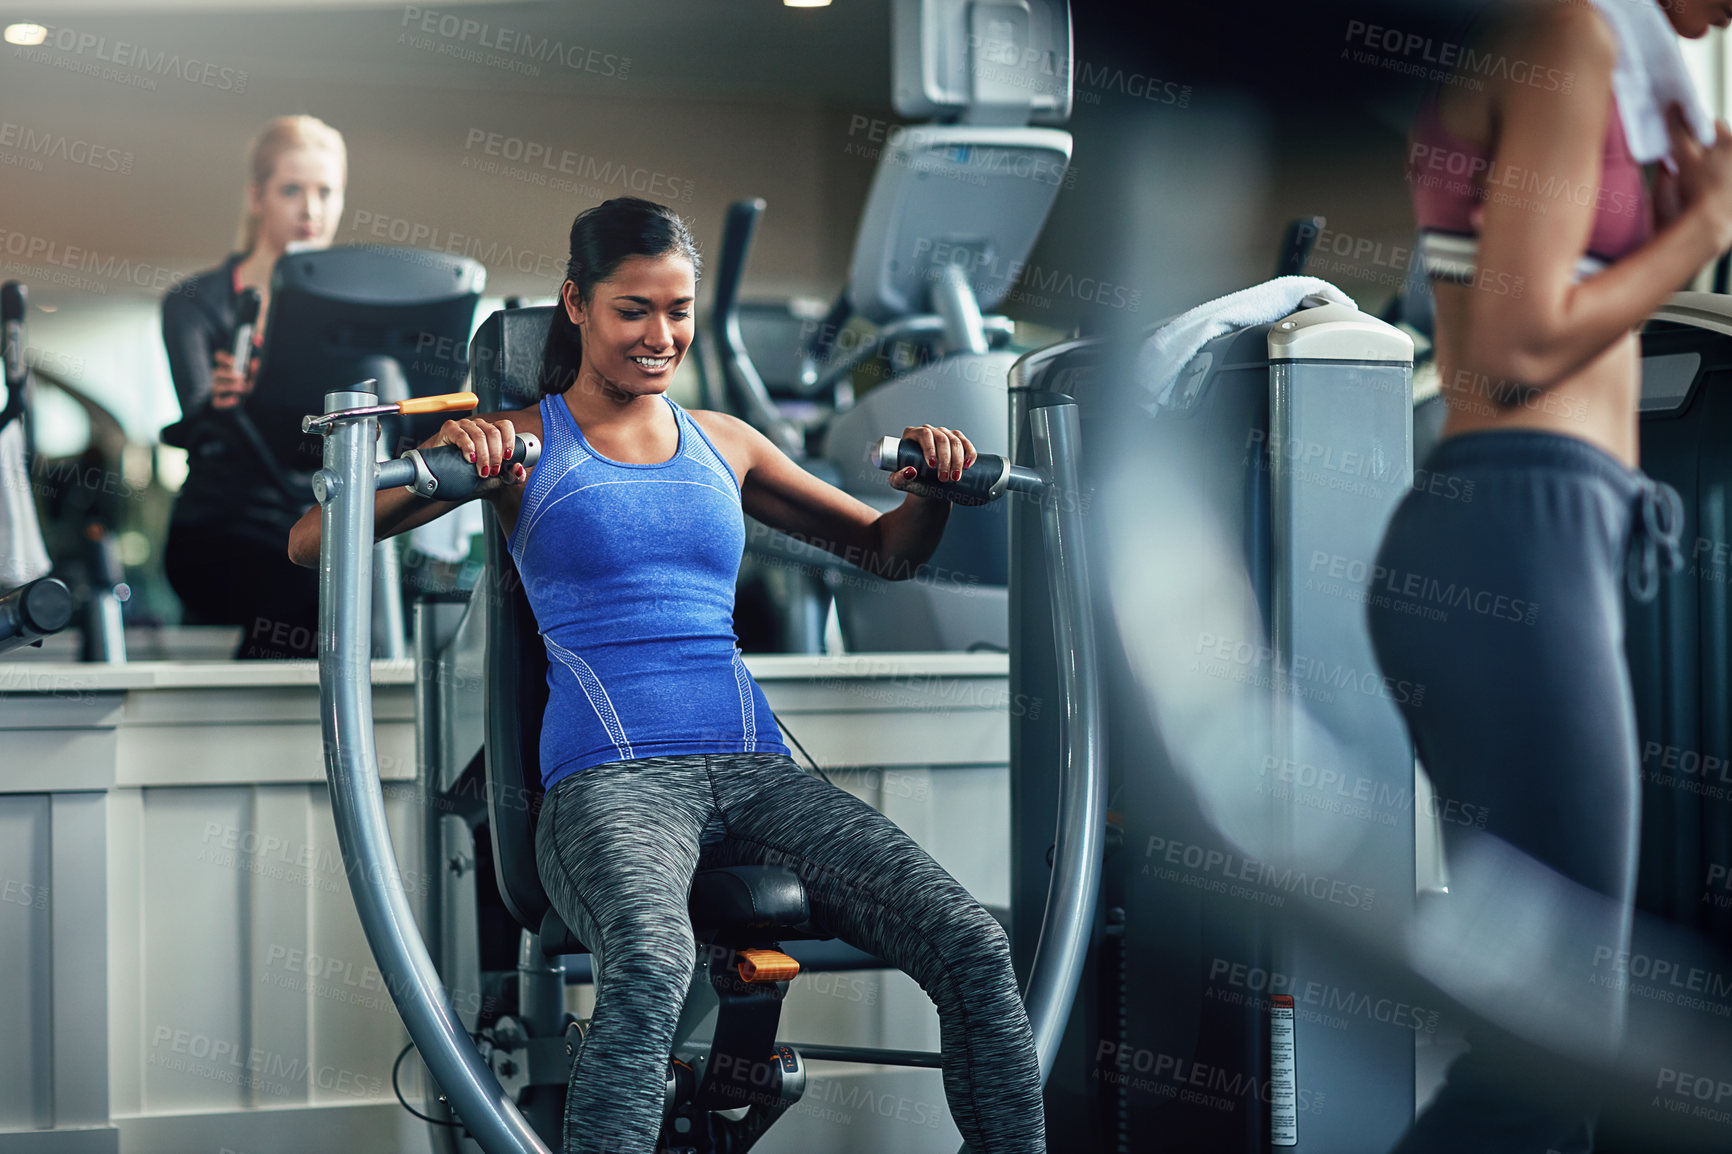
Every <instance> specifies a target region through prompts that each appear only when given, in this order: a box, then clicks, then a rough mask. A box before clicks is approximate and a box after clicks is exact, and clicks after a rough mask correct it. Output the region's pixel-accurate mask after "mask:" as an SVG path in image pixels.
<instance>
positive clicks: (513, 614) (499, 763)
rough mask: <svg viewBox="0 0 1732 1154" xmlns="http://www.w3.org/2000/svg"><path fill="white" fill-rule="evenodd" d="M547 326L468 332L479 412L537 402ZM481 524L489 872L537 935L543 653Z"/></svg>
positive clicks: (545, 317)
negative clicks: (484, 553) (483, 535)
mask: <svg viewBox="0 0 1732 1154" xmlns="http://www.w3.org/2000/svg"><path fill="white" fill-rule="evenodd" d="M552 317H553V306H547V307H544V308H528V309H507V310H502V311H500V312H496V313H494V314H493V315H492V316H490V317H488V318H487V320H485V321H484V322H482V325H481V327H480V328H479V329H478V330H476V333H475V339H474V340H473V341H471V342H470V345H469V365H470V380H471V387H472V388H473V389H474V391H475V394H476V396H477V397H479V398H480V400H481V409H480V411H481V412H484V413H487V412H496V411H499V410H502V409H521V408H526V407H528V406H529V405H532V404H534V403H535V402H536V400H537V399H538V398H539V397H540V395H541V389H540V380H539V378H540V375H541V356H542V351H543V348H544V347H545V345H546V344H547V331H548V326H549V324H550V323H551V321H552ZM483 517H484V520H485V522H486V525H487V532H486V550H487V567H486V569H485V570H483V572H482V575H481V580H480V582H479V583H478V584H477V585H476V587H475V596H477V597H484V598H485V599H486V601H485V612H486V614H487V687H486V690H485V692H486V695H487V699H486V702H485V709H484V712H485V717H486V745H485V747H484V760H485V763H486V766H487V816H488V820H489V822H490V824H491V826H492V833H493V837H492V841H493V866H494V870H495V871H496V873H497V876H498V879H499V895H500V897H502V898H503V899H504V900H505V908H506V909H508V910H510V911H511V916H512V917H514V918H516V919H517V921H518V922H519V923H520V924H521V925H522V926H523V927H524V928H525V929H529V930H534V931H536V932H540V930H541V919H542V916H543V915H544V914H545V913H546V912H547V909H548V900H547V894H546V892H545V891H544V890H543V889H542V888H541V875H540V874H539V873H538V872H537V870H536V867H535V819H536V815H537V813H538V812H539V811H540V809H541V757H540V748H541V715H542V712H543V710H544V709H545V708H546V707H547V650H546V647H545V646H544V645H543V644H542V641H541V634H540V631H539V630H538V629H537V627H536V624H535V614H534V613H533V612H531V610H530V608H529V599H528V598H527V597H526V596H525V595H524V592H523V581H522V579H521V578H520V577H519V576H518V574H517V566H516V564H515V563H513V562H512V560H511V554H510V552H509V551H507V549H506V548H505V534H504V533H503V532H501V531H500V527H499V521H498V518H496V517H495V516H494V513H493V506H492V505H491V504H487V505H486V511H485V513H484V514H483Z"/></svg>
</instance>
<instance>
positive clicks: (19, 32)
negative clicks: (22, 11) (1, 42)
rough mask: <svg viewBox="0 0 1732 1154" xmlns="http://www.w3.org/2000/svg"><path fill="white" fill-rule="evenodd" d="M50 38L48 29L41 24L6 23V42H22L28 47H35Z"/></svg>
mask: <svg viewBox="0 0 1732 1154" xmlns="http://www.w3.org/2000/svg"><path fill="white" fill-rule="evenodd" d="M46 39H48V29H46V28H44V27H42V25H40V24H8V25H6V43H8V44H22V45H23V46H24V47H26V48H30V47H33V46H35V45H37V44H40V43H42V42H43V41H44V40H46Z"/></svg>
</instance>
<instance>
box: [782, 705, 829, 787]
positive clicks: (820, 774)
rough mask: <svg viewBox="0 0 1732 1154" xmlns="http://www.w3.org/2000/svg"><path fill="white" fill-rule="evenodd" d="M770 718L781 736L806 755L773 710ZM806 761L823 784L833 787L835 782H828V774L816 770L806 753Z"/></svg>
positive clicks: (813, 762)
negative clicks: (779, 730) (773, 720)
mask: <svg viewBox="0 0 1732 1154" xmlns="http://www.w3.org/2000/svg"><path fill="white" fill-rule="evenodd" d="M770 716H771V717H772V718H775V721H776V725H777V726H778V727H779V728H780V729H781V731H782V736H783V737H786V738H787V739H788V740H789V741H791V742H793V743H794V748H795V749H797V750H799V751H800V752H801V753H806V747H805V746H803V745H801V744H800V739H799V738H797V737H795V736H794V734H793V731H791V730H790V729H789V728H788V723H787V722H785V721H783V720H782V719H781V718H780V717H777V716H776V711H775V710H774V709H772V710H770ZM806 761H807V763H808V764H810V765H811V767H812V772H813V773H815V774H817V775H818V776H819V777H821V778H823V779H824V782H825V784H827V785H835V784H836V783H835V782H833V781H831V780H830V775H829V774H827V773H825V772H824V771H823V770H821V769H819V768H818V763H817V762H816V761H814V760H813V758H812V755H811V754H809V753H806Z"/></svg>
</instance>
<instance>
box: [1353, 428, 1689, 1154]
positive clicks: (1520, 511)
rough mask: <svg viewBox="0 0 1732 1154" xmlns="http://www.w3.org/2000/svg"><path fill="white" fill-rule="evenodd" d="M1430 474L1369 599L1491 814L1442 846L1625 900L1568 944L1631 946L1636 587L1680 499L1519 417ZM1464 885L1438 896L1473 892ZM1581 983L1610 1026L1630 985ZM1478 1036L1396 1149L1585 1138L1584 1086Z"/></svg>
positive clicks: (1445, 457)
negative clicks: (1632, 608)
mask: <svg viewBox="0 0 1732 1154" xmlns="http://www.w3.org/2000/svg"><path fill="white" fill-rule="evenodd" d="M1419 477H1420V478H1421V480H1422V482H1423V483H1421V484H1419V485H1416V488H1415V491H1414V492H1413V493H1412V494H1410V495H1409V496H1408V497H1407V498H1406V499H1405V500H1404V501H1403V502H1402V504H1401V507H1400V508H1399V509H1398V510H1397V511H1396V514H1395V517H1394V519H1393V520H1392V522H1391V523H1390V526H1389V530H1388V533H1387V535H1386V536H1385V538H1384V542H1383V547H1382V549H1381V551H1380V552H1379V555H1378V559H1377V563H1378V565H1379V566H1381V567H1382V568H1381V570H1380V572H1382V573H1383V574H1385V576H1384V577H1383V578H1382V579H1381V581H1382V586H1381V588H1383V589H1385V590H1389V591H1396V590H1399V591H1401V592H1402V595H1395V594H1394V593H1393V592H1391V593H1388V594H1386V595H1384V596H1380V597H1378V598H1374V599H1373V600H1372V602H1371V608H1370V626H1371V636H1372V641H1373V643H1374V645H1375V646H1376V650H1377V659H1378V662H1379V663H1380V664H1381V665H1382V667H1383V672H1384V673H1385V674H1386V675H1387V676H1389V677H1392V678H1400V679H1404V680H1411V681H1413V682H1416V683H1420V684H1423V685H1425V686H1426V690H1427V691H1426V696H1425V699H1424V704H1423V705H1422V706H1417V707H1415V706H1412V705H1404V706H1403V707H1402V709H1403V714H1404V716H1405V718H1406V720H1407V724H1408V727H1409V729H1410V730H1411V732H1412V734H1413V739H1414V744H1415V746H1416V747H1417V749H1418V751H1419V756H1420V759H1421V760H1422V761H1423V763H1424V765H1425V768H1426V770H1427V772H1429V773H1430V775H1431V778H1432V781H1433V783H1434V785H1435V786H1436V790H1437V793H1438V796H1439V798H1440V799H1448V800H1451V801H1459V802H1462V803H1464V804H1473V805H1475V806H1477V807H1479V811H1480V812H1483V813H1484V814H1485V815H1486V824H1485V829H1484V832H1483V833H1481V832H1479V831H1476V830H1474V829H1471V828H1467V827H1462V826H1457V825H1446V826H1445V838H1446V847H1447V848H1448V849H1449V850H1451V851H1454V852H1456V853H1462V852H1465V851H1467V850H1468V849H1469V848H1470V843H1471V842H1472V840H1473V839H1475V838H1478V837H1484V836H1491V837H1495V838H1499V839H1501V840H1502V841H1504V842H1506V843H1508V844H1509V845H1510V846H1513V847H1514V848H1515V849H1517V850H1519V851H1520V852H1521V853H1523V854H1526V855H1527V856H1528V857H1530V858H1532V859H1534V860H1536V861H1538V862H1540V863H1542V864H1543V865H1545V866H1546V867H1548V868H1549V869H1551V870H1554V871H1556V872H1557V873H1558V874H1561V875H1562V876H1563V877H1564V878H1567V879H1569V881H1571V882H1573V883H1575V884H1576V885H1577V886H1579V887H1582V889H1583V890H1585V891H1592V892H1593V893H1595V894H1600V895H1605V896H1606V897H1609V898H1611V899H1613V900H1612V901H1611V902H1609V903H1593V902H1584V903H1581V904H1582V905H1583V906H1584V908H1591V909H1594V910H1597V911H1598V913H1596V914H1595V915H1593V917H1592V918H1591V919H1588V920H1587V921H1588V922H1589V923H1591V933H1592V936H1593V937H1594V938H1596V939H1597V940H1595V941H1586V940H1583V941H1581V942H1579V943H1577V942H1572V943H1569V950H1568V953H1569V956H1570V957H1571V958H1578V956H1579V957H1580V959H1581V960H1583V963H1584V966H1585V964H1586V959H1587V958H1588V956H1589V955H1590V954H1591V952H1592V951H1593V950H1594V949H1596V948H1599V949H1618V950H1625V949H1628V945H1629V934H1630V913H1629V911H1630V901H1631V897H1632V894H1633V891H1634V886H1635V876H1636V851H1637V830H1638V816H1639V801H1640V795H1639V793H1638V786H1639V762H1638V759H1637V742H1636V721H1635V709H1634V704H1633V702H1632V699H1631V692H1630V675H1629V670H1628V668H1627V666H1626V664H1625V660H1624V590H1625V587H1626V582H1627V583H1628V585H1629V587H1630V588H1631V590H1632V591H1633V592H1635V593H1636V594H1637V596H1644V597H1652V595H1653V590H1654V588H1655V587H1656V586H1657V584H1658V580H1659V571H1660V568H1661V566H1662V562H1664V563H1665V564H1666V565H1667V567H1671V568H1675V567H1676V562H1677V560H1678V554H1677V534H1678V531H1679V528H1680V526H1679V525H1678V521H1679V520H1680V517H1681V507H1680V505H1679V503H1678V497H1677V494H1676V493H1674V492H1673V491H1672V490H1670V489H1669V488H1667V487H1665V486H1663V485H1659V484H1657V483H1656V482H1653V481H1651V480H1649V479H1648V478H1646V477H1645V476H1643V475H1642V474H1641V473H1639V472H1636V471H1634V470H1631V469H1629V468H1627V467H1625V466H1624V465H1623V464H1622V463H1621V462H1619V461H1618V460H1616V459H1615V458H1613V457H1611V456H1609V455H1608V454H1606V453H1604V452H1602V451H1600V450H1599V449H1597V448H1595V447H1594V446H1592V445H1589V444H1587V443H1586V442H1584V441H1580V440H1578V439H1575V438H1571V437H1564V436H1558V435H1555V434H1549V433H1539V432H1527V431H1520V432H1516V431H1496V432H1483V433H1470V434H1466V435H1463V436H1458V437H1453V438H1450V439H1448V440H1446V441H1444V442H1443V443H1442V444H1440V445H1439V446H1438V447H1437V449H1436V450H1435V451H1434V452H1433V453H1432V455H1431V457H1430V458H1429V459H1428V460H1427V461H1426V462H1425V463H1424V465H1423V466H1422V467H1421V469H1420V471H1419ZM1438 481H1442V482H1446V483H1437V482H1438ZM1440 591H1441V592H1440ZM1404 596H1405V598H1406V600H1405V601H1404ZM1444 606H1447V607H1448V608H1447V610H1446V611H1442V612H1441V616H1440V611H1441V610H1443V607H1444ZM1454 888H1455V890H1456V891H1457V892H1453V893H1452V894H1451V895H1449V896H1448V897H1445V898H1442V899H1440V900H1443V901H1455V902H1473V901H1475V900H1476V895H1473V894H1464V893H1461V892H1459V891H1460V887H1459V886H1457V887H1454ZM1525 928H1526V927H1521V926H1511V927H1510V932H1511V933H1520V932H1523V930H1524V929H1525ZM1576 976H1578V977H1579V975H1576ZM1558 980H1559V981H1563V980H1565V979H1564V978H1563V977H1562V976H1560V977H1559V978H1558ZM1581 989H1582V1000H1583V1010H1584V1012H1587V1013H1598V1014H1602V1015H1604V1016H1605V1018H1606V1022H1607V1025H1608V1036H1615V1035H1616V1031H1617V1028H1618V1023H1619V1021H1621V1008H1622V1003H1621V995H1619V994H1616V993H1611V994H1604V995H1603V996H1602V997H1600V998H1599V1000H1598V1001H1597V1002H1593V999H1592V997H1591V994H1592V991H1590V990H1589V989H1587V988H1586V986H1585V985H1584V986H1582V987H1581ZM1590 1003H1592V1004H1590ZM1470 1041H1471V1042H1473V1043H1474V1044H1473V1048H1472V1049H1471V1050H1470V1051H1469V1052H1468V1053H1467V1054H1465V1055H1464V1056H1463V1057H1461V1058H1460V1059H1458V1060H1457V1061H1456V1062H1455V1064H1454V1065H1453V1066H1452V1067H1451V1068H1450V1072H1449V1078H1448V1081H1447V1082H1446V1084H1445V1085H1444V1087H1443V1088H1442V1089H1441V1090H1440V1091H1439V1093H1438V1096H1437V1098H1436V1099H1434V1100H1433V1102H1432V1104H1431V1105H1430V1106H1429V1107H1428V1108H1427V1109H1426V1111H1425V1113H1424V1114H1423V1115H1422V1116H1421V1117H1420V1118H1419V1120H1418V1121H1417V1122H1416V1123H1415V1124H1414V1127H1413V1129H1412V1130H1411V1131H1410V1132H1409V1133H1408V1135H1407V1136H1406V1137H1405V1138H1404V1139H1403V1141H1402V1142H1401V1144H1400V1145H1399V1146H1398V1147H1397V1149H1398V1150H1399V1151H1401V1152H1402V1154H1432V1152H1437V1154H1442V1152H1444V1151H1450V1152H1455V1151H1467V1150H1471V1151H1475V1152H1476V1154H1503V1152H1506V1151H1507V1152H1509V1154H1517V1152H1520V1154H1545V1152H1546V1151H1548V1150H1557V1151H1561V1152H1564V1154H1574V1152H1577V1151H1585V1150H1588V1149H1590V1148H1591V1141H1590V1139H1589V1130H1590V1122H1589V1118H1590V1115H1591V1113H1592V1108H1593V1104H1592V1102H1591V1101H1590V1100H1588V1098H1587V1092H1586V1091H1585V1090H1581V1089H1577V1090H1575V1091H1573V1092H1572V1091H1571V1090H1569V1089H1565V1090H1563V1091H1561V1092H1560V1090H1559V1088H1558V1087H1557V1086H1556V1085H1555V1084H1552V1083H1550V1082H1549V1081H1548V1080H1547V1079H1545V1078H1544V1076H1543V1070H1542V1069H1541V1068H1540V1066H1541V1064H1540V1063H1538V1062H1536V1061H1535V1057H1534V1055H1531V1054H1528V1055H1522V1054H1519V1053H1518V1050H1517V1048H1516V1046H1515V1045H1513V1044H1511V1043H1509V1042H1508V1041H1507V1040H1497V1039H1493V1038H1490V1037H1485V1036H1482V1037H1478V1038H1472V1039H1470Z"/></svg>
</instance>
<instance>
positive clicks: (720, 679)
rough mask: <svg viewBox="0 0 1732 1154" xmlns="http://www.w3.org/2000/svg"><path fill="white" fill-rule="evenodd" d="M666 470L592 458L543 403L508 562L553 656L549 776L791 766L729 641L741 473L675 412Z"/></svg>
mask: <svg viewBox="0 0 1732 1154" xmlns="http://www.w3.org/2000/svg"><path fill="white" fill-rule="evenodd" d="M663 399H664V400H667V403H668V407H669V409H670V410H671V411H672V412H673V415H674V421H675V423H676V424H677V425H678V426H679V435H680V445H679V448H678V450H676V451H675V453H674V455H673V456H672V457H671V458H669V459H668V460H666V461H663V462H661V463H660V464H654V465H631V464H622V463H621V462H619V461H611V460H609V459H608V458H606V457H604V456H602V455H601V454H600V453H598V452H596V451H595V450H594V449H592V448H591V447H590V446H589V443H588V442H587V441H585V440H584V438H583V431H582V430H581V429H579V428H578V427H577V422H576V421H574V420H573V419H572V416H571V410H570V409H568V408H566V405H565V401H564V398H562V397H557V396H553V397H546V398H543V400H542V402H541V427H542V449H541V459H540V460H539V461H538V462H537V463H536V466H535V471H534V472H533V473H531V474H530V477H529V482H528V485H527V486H526V488H525V490H524V493H523V507H522V510H521V512H520V513H519V514H518V517H517V525H516V527H515V528H514V529H513V530H512V533H511V538H510V541H509V543H508V544H509V548H510V550H511V556H512V558H513V560H515V561H516V562H517V571H518V573H519V574H520V575H521V576H522V578H523V588H524V592H525V593H526V594H527V595H528V597H529V604H530V607H531V608H533V609H534V610H535V620H536V623H537V624H538V625H539V626H540V628H541V636H542V640H543V641H545V642H546V644H547V689H548V697H547V712H546V714H545V715H544V717H543V719H542V724H541V777H542V781H543V783H544V784H545V785H547V786H549V787H551V786H552V785H553V784H554V783H555V782H557V781H559V780H560V779H561V778H564V777H568V776H570V775H571V774H574V773H577V772H579V771H580V770H584V769H588V768H590V767H591V766H595V765H601V764H603V763H604V762H609V761H629V760H631V759H633V758H640V757H670V756H674V755H678V754H690V753H759V752H769V753H787V752H788V748H787V746H785V745H783V744H782V735H781V733H780V731H779V730H778V729H777V728H776V725H775V722H774V720H773V719H772V718H771V716H770V706H769V703H768V702H767V701H765V699H764V692H763V690H762V689H760V688H759V687H758V683H757V682H756V681H754V680H753V679H752V675H751V674H750V673H748V672H747V671H746V665H745V662H744V661H743V660H742V659H741V657H740V650H739V646H738V644H737V643H736V642H737V639H736V637H735V636H734V620H733V618H734V582H735V580H736V578H737V577H738V576H739V570H740V556H741V553H742V552H743V551H744V549H745V543H746V532H745V519H744V517H743V515H742V513H741V511H740V487H739V485H738V483H737V482H736V481H735V480H734V473H733V470H732V469H730V468H728V465H727V463H726V462H725V461H723V459H722V456H721V454H720V453H718V452H716V449H715V446H713V445H711V444H710V441H709V438H707V437H705V436H704V434H703V431H702V430H701V429H699V428H698V426H697V422H696V421H694V420H692V418H691V416H690V415H689V414H688V413H686V411H685V410H684V409H682V408H680V406H679V405H677V404H675V403H674V402H673V400H671V399H669V398H663Z"/></svg>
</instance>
